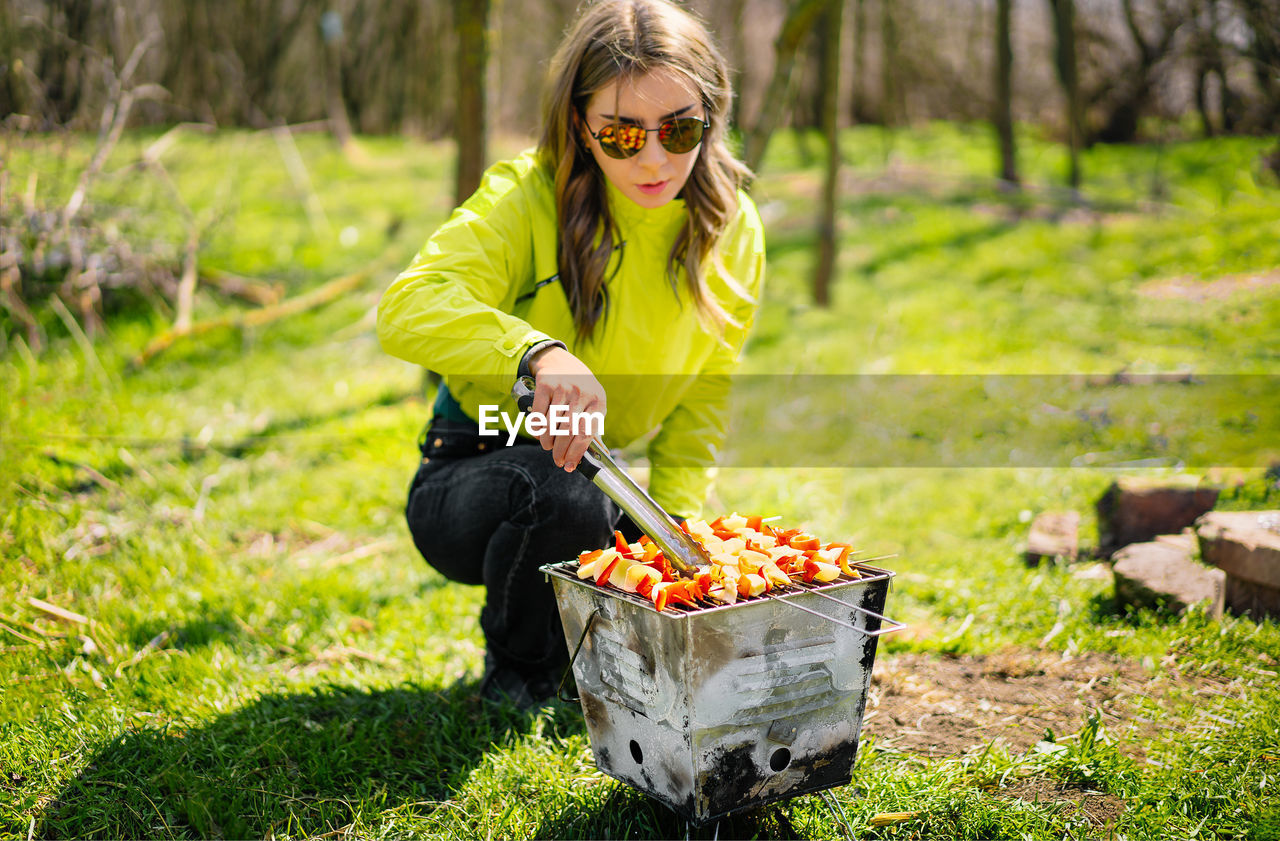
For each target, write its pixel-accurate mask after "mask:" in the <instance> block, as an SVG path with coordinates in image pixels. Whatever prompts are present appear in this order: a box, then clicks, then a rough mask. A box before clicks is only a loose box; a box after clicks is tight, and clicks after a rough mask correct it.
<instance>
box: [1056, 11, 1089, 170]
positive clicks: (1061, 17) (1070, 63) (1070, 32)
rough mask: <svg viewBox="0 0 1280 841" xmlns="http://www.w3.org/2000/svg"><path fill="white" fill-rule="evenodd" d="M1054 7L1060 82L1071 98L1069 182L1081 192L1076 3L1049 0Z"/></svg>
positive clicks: (1068, 100)
mask: <svg viewBox="0 0 1280 841" xmlns="http://www.w3.org/2000/svg"><path fill="white" fill-rule="evenodd" d="M1049 4H1050V5H1051V6H1052V7H1053V29H1054V34H1055V36H1056V50H1055V62H1054V63H1055V65H1056V66H1057V70H1058V81H1059V82H1061V83H1062V91H1063V93H1064V94H1065V95H1066V98H1067V115H1066V116H1067V150H1068V154H1069V155H1070V159H1071V160H1070V170H1069V172H1068V174H1067V181H1068V183H1069V184H1070V185H1071V189H1073V190H1079V189H1080V180H1081V176H1080V146H1081V141H1082V139H1083V128H1084V126H1083V123H1084V107H1083V103H1082V101H1081V98H1080V79H1079V75H1078V73H1077V71H1076V36H1075V18H1076V13H1075V2H1074V0H1049Z"/></svg>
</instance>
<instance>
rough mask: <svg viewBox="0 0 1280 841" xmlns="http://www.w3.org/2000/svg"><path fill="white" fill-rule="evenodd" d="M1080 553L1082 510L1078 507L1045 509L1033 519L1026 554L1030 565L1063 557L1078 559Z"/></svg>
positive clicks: (1024, 555) (1069, 559)
mask: <svg viewBox="0 0 1280 841" xmlns="http://www.w3.org/2000/svg"><path fill="white" fill-rule="evenodd" d="M1079 555H1080V514H1079V512H1077V511H1043V512H1041V513H1039V514H1037V515H1036V518H1035V519H1034V520H1032V521H1031V534H1030V535H1028V537H1027V549H1026V552H1025V553H1024V554H1023V557H1024V558H1025V559H1026V561H1027V566H1035V565H1036V564H1038V563H1040V562H1041V561H1043V560H1046V559H1047V560H1050V561H1052V560H1054V559H1055V558H1061V559H1063V560H1064V561H1074V560H1076V558H1077V557H1079Z"/></svg>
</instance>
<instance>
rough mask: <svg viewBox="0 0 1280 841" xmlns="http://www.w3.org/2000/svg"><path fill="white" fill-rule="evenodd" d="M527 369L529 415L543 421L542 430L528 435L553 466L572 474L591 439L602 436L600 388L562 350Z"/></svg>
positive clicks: (549, 353) (548, 352)
mask: <svg viewBox="0 0 1280 841" xmlns="http://www.w3.org/2000/svg"><path fill="white" fill-rule="evenodd" d="M529 369H530V371H531V372H532V373H533V375H534V381H535V383H536V388H535V390H534V397H533V406H532V408H531V410H530V411H531V414H536V415H538V416H539V417H540V418H542V419H545V425H544V426H542V428H540V429H536V430H532V431H533V432H536V433H537V438H538V442H539V443H540V444H541V445H542V449H544V450H549V451H550V452H551V457H552V458H553V459H554V460H555V463H556V465H557V466H559V467H563V468H564V469H565V470H568V471H572V470H575V469H576V468H577V466H578V463H579V462H580V461H581V460H582V456H583V455H584V454H585V453H586V451H587V447H588V446H590V444H591V439H592V438H594V437H595V436H596V435H599V434H601V433H603V429H602V428H601V427H603V423H602V421H603V419H604V414H605V407H606V401H605V394H604V387H603V386H601V385H600V381H599V380H597V379H596V377H595V375H594V374H592V373H591V370H590V369H589V368H587V366H586V365H585V364H583V362H582V361H581V360H580V359H578V358H577V357H576V356H574V355H573V354H571V353H569V352H568V351H567V350H564V349H563V348H554V347H553V348H549V349H547V350H546V351H543V352H542V353H539V354H538V355H537V356H536V357H534V359H533V360H531V361H530V365H529Z"/></svg>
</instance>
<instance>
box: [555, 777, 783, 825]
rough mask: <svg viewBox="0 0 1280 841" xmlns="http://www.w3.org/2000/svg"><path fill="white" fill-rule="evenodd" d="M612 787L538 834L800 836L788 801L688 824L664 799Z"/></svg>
mask: <svg viewBox="0 0 1280 841" xmlns="http://www.w3.org/2000/svg"><path fill="white" fill-rule="evenodd" d="M609 785H611V786H612V787H613V788H612V790H611V791H610V793H609V796H608V797H607V798H605V799H604V800H603V801H602V802H601V803H600V805H599V806H598V807H597V808H594V809H593V808H586V809H584V808H583V807H582V806H581V805H574V806H571V807H569V808H566V809H565V810H564V811H562V812H561V813H560V814H558V815H556V816H554V817H553V818H551V819H550V820H548V821H544V822H543V823H542V824H541V825H540V826H539V827H538V829H537V831H535V832H534V833H533V837H534V838H689V839H715V838H777V839H798V838H807V837H809V836H808V835H801V834H798V833H797V830H796V828H795V826H794V825H793V824H792V820H791V807H790V805H789V804H788V803H786V802H784V803H782V804H771V805H769V806H764V807H761V808H758V809H752V810H750V811H747V812H742V813H739V814H734V815H729V816H727V817H724V818H721V819H720V820H718V821H710V822H708V823H706V824H703V825H702V826H692V825H689V824H686V822H685V820H684V818H682V817H680V816H679V815H677V814H676V813H675V812H673V811H671V810H670V809H668V808H667V807H666V806H665V805H663V804H662V803H660V802H658V801H657V800H654V799H653V798H651V797H649V796H648V795H646V794H643V793H642V792H640V791H638V790H637V789H634V788H632V787H631V786H629V785H626V784H625V783H620V782H617V781H610V783H609Z"/></svg>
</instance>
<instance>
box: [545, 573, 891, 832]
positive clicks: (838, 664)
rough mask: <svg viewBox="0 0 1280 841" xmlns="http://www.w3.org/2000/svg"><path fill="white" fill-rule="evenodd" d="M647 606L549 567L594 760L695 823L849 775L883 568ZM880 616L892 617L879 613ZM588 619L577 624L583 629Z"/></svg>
mask: <svg viewBox="0 0 1280 841" xmlns="http://www.w3.org/2000/svg"><path fill="white" fill-rule="evenodd" d="M861 569H862V570H864V573H863V574H864V576H865V577H863V578H860V579H849V578H845V577H842V578H841V579H839V580H837V581H834V582H831V583H829V584H825V585H816V586H812V585H805V587H804V588H803V589H802V590H800V591H799V592H795V591H787V594H786V595H785V597H784V598H758V599H752V600H750V601H745V602H739V603H737V604H735V605H725V606H718V607H709V608H699V609H696V610H695V609H685V608H680V607H676V608H670V607H669V608H667V609H666V610H664V611H662V612H661V613H659V612H658V611H657V610H655V609H654V607H653V605H652V604H651V603H650V602H648V601H647V600H645V599H642V598H640V597H638V596H635V595H631V594H627V593H622V592H619V591H617V590H612V589H605V588H602V587H597V586H596V585H595V584H593V583H592V582H589V581H580V580H578V578H577V575H576V570H577V564H576V563H574V562H569V563H565V564H554V565H549V566H545V567H543V571H544V572H546V573H548V574H549V575H550V576H551V582H552V585H553V587H554V589H555V594H556V600H557V602H558V603H559V607H560V618H561V622H562V623H563V625H564V632H565V638H566V640H567V642H568V644H569V648H570V652H571V653H572V652H573V650H574V648H575V646H577V644H578V641H579V640H582V645H581V649H580V652H579V654H578V656H577V658H576V659H575V660H574V665H573V673H574V678H575V679H576V681H577V684H578V693H579V695H580V697H581V701H582V712H583V716H584V717H585V719H586V724H587V731H588V733H589V735H590V737H591V749H592V752H593V753H594V754H595V760H596V765H597V766H598V767H599V768H600V770H601V771H603V772H604V773H606V774H608V775H609V776H611V777H614V778H616V779H618V780H621V781H623V782H625V783H628V784H630V785H632V786H635V787H636V788H637V789H639V790H641V791H643V792H645V793H646V794H648V795H650V796H651V797H654V798H656V799H657V800H659V801H661V802H663V803H665V804H666V805H667V806H669V807H671V808H672V809H673V810H675V811H676V812H677V813H678V814H680V815H682V816H683V817H684V818H685V819H687V820H690V821H693V822H694V823H704V822H706V821H709V820H713V819H715V818H718V817H720V816H723V815H726V814H728V813H730V812H736V811H739V810H743V809H748V808H753V807H756V806H760V805H763V804H765V803H769V802H771V801H775V800H780V799H783V798H788V797H794V796H796V795H799V794H804V793H808V792H815V791H820V790H823V789H827V788H831V787H833V786H840V785H846V784H848V783H849V782H850V780H851V779H852V774H853V764H854V759H855V758H856V755H857V750H858V737H859V733H860V732H861V729H862V716H863V712H864V710H865V707H866V701H867V690H868V688H869V686H870V683H871V666H872V661H873V660H874V659H875V653H876V639H877V636H878V635H879V634H880V633H883V632H884V630H894V629H893V628H889V629H882V627H881V620H882V619H884V618H883V616H881V614H882V613H883V612H884V603H885V597H886V595H887V593H888V589H889V583H890V580H891V579H892V577H893V574H892V573H890V572H887V571H885V570H880V569H875V568H873V567H861ZM884 622H885V623H891V624H894V625H897V624H898V623H893V622H892V620H887V619H884ZM588 624H589V627H588Z"/></svg>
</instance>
